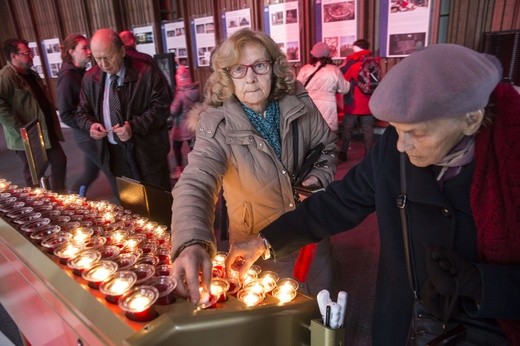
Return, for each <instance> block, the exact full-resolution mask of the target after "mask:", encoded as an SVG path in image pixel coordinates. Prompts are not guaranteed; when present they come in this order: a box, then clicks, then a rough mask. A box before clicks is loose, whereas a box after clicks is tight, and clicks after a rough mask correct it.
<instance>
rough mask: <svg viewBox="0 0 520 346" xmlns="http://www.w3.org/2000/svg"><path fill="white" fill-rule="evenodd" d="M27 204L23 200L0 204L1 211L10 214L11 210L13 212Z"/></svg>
mask: <svg viewBox="0 0 520 346" xmlns="http://www.w3.org/2000/svg"><path fill="white" fill-rule="evenodd" d="M24 206H25V202H22V201H15V202H13V203H8V204H4V205H1V206H0V211H1V212H2V213H5V214H8V213H10V212H13V211H15V210H17V209H19V208H23V207H24Z"/></svg>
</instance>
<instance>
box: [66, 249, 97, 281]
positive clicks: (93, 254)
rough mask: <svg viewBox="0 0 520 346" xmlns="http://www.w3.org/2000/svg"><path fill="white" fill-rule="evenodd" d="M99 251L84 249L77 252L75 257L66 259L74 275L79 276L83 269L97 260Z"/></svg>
mask: <svg viewBox="0 0 520 346" xmlns="http://www.w3.org/2000/svg"><path fill="white" fill-rule="evenodd" d="M100 258H101V253H100V252H99V251H96V250H84V251H81V252H79V253H78V254H77V255H76V256H75V257H73V258H70V259H69V260H68V261H67V266H69V268H71V269H72V272H73V273H74V274H75V275H78V276H81V274H82V273H83V271H84V270H85V269H89V268H90V267H92V265H93V264H94V263H96V262H97V261H99V259H100Z"/></svg>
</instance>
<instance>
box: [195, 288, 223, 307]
mask: <svg viewBox="0 0 520 346" xmlns="http://www.w3.org/2000/svg"><path fill="white" fill-rule="evenodd" d="M199 290H200V299H199V302H198V304H197V310H204V309H213V308H215V307H216V306H217V300H218V297H217V296H216V295H213V294H211V292H207V291H204V290H203V289H202V287H200V288H199Z"/></svg>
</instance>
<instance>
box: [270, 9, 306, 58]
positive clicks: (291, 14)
mask: <svg viewBox="0 0 520 346" xmlns="http://www.w3.org/2000/svg"><path fill="white" fill-rule="evenodd" d="M299 11H300V9H299V3H298V1H292V2H287V3H282V4H276V5H269V7H268V8H266V10H265V11H264V16H265V17H264V22H265V30H266V33H267V34H269V35H270V36H271V37H272V38H273V40H274V41H275V42H276V43H277V44H278V46H279V47H280V48H281V49H282V50H283V51H284V52H285V55H286V56H287V60H288V61H291V62H294V61H301V50H300V26H299V17H300V16H299V14H300V13H299Z"/></svg>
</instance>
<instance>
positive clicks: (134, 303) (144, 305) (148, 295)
mask: <svg viewBox="0 0 520 346" xmlns="http://www.w3.org/2000/svg"><path fill="white" fill-rule="evenodd" d="M158 298H159V291H158V290H157V288H155V287H153V286H148V285H146V286H139V287H134V288H133V289H132V290H130V291H128V292H126V293H125V294H123V295H122V296H121V298H120V299H119V303H118V304H119V307H120V308H121V310H123V311H124V312H125V316H126V317H127V318H128V319H131V320H133V321H137V322H146V321H150V320H152V319H154V318H155V317H157V312H156V311H155V309H154V308H153V304H154V303H155V302H156V301H157V299H158Z"/></svg>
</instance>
